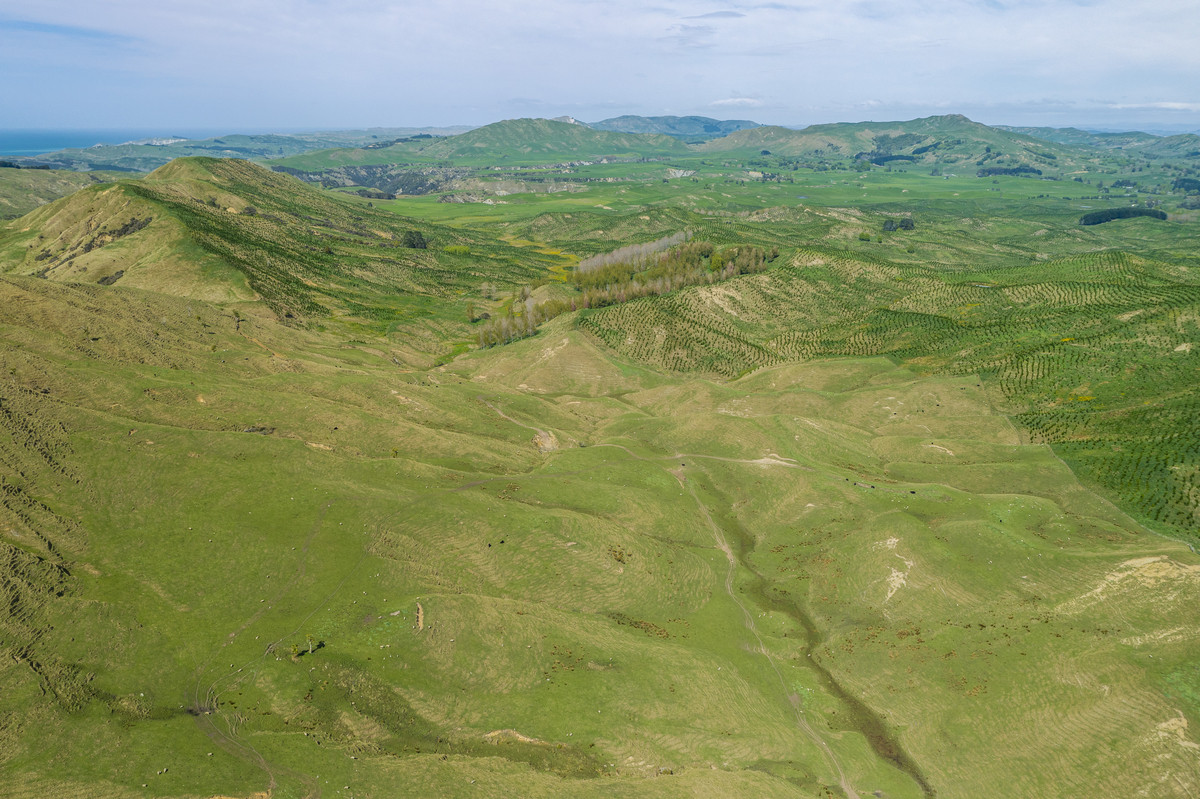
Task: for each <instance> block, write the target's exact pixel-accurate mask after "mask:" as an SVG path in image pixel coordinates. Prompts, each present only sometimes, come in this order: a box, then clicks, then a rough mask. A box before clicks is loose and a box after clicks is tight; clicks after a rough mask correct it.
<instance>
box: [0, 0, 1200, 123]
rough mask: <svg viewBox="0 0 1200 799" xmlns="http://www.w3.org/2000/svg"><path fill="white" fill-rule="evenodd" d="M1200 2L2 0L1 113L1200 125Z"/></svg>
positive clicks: (35, 116)
mask: <svg viewBox="0 0 1200 799" xmlns="http://www.w3.org/2000/svg"><path fill="white" fill-rule="evenodd" d="M1197 39H1200V3H1196V2H1195V0H1142V2H1136V3H1135V2H1129V0H1120V1H1118V0H926V1H925V2H920V3H914V2H884V0H845V1H844V2H829V1H828V0H807V1H805V0H799V1H798V2H788V1H787V0H782V1H780V2H714V3H707V2H673V1H671V0H666V1H662V0H659V1H658V2H656V0H649V4H646V3H642V2H636V1H635V0H575V1H574V2H549V1H548V0H523V1H522V2H512V0H492V1H490V2H476V0H424V2H410V0H330V1H329V2H316V1H315V0H238V2H229V1H228V0H207V2H194V0H193V1H192V2H186V3H185V2H177V0H153V2H151V1H150V0H102V2H96V1H95V0H88V2H82V1H81V0H38V2H37V3H31V2H29V1H28V0H0V108H3V109H4V112H3V114H2V115H0V127H5V128H53V127H76V128H106V127H123V128H128V127H145V128H158V127H162V128H164V129H169V128H171V127H188V128H204V129H228V130H229V131H230V132H233V131H236V130H243V129H245V130H248V129H254V130H264V129H298V128H309V129H317V128H350V127H366V126H416V125H433V124H437V125H450V124H483V123H487V122H492V121H495V120H498V119H504V118H512V117H521V116H559V115H563V114H570V115H572V116H575V117H577V118H579V119H582V120H586V121H596V120H600V119H604V118H606V117H611V116H617V115H620V114H644V115H658V114H676V115H685V114H702V115H705V116H713V117H718V118H724V119H730V118H745V119H753V120H756V121H759V122H765V123H774V124H787V125H804V124H812V123H819V122H835V121H861V120H884V119H909V118H913V117H918V116H928V115H930V114H943V113H962V114H966V115H967V116H969V117H971V118H973V119H976V120H979V121H981V122H986V123H989V124H1032V125H1056V126H1065V125H1080V126H1092V127H1110V128H1132V127H1140V128H1148V127H1158V128H1166V127H1169V126H1186V127H1188V128H1191V129H1196V130H1200V47H1197V46H1196V41H1197Z"/></svg>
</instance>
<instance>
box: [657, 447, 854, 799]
mask: <svg viewBox="0 0 1200 799" xmlns="http://www.w3.org/2000/svg"><path fill="white" fill-rule="evenodd" d="M689 457H690V456H689ZM672 474H673V475H674V477H675V479H676V480H678V481H679V485H680V486H683V487H685V488H687V490H688V494H690V495H691V497H692V500H693V501H695V503H696V507H697V508H699V510H700V515H702V516H703V517H704V521H705V522H706V523H707V524H708V527H709V529H710V530H711V531H712V534H713V540H714V541H716V544H717V548H718V549H720V550H721V551H722V552H723V553H725V559H726V561H727V562H728V564H729V569H728V570H727V571H726V572H725V593H726V594H728V595H729V598H730V599H732V600H733V603H734V604H735V605H737V606H738V608H739V609H740V610H741V611H742V617H743V619H744V622H745V625H746V629H747V630H749V631H750V634H751V635H753V636H754V640H755V641H757V642H758V649H757V650H755V651H757V652H758V653H759V654H761V655H762V656H763V657H764V658H766V659H767V663H768V664H770V666H771V671H773V672H775V676H776V677H777V678H778V679H779V687H780V688H782V689H783V692H784V695H785V696H786V697H787V700H788V704H789V705H790V706H791V708H792V712H793V714H794V715H795V718H796V726H797V727H799V728H800V729H801V730H802V731H803V732H804V734H805V735H807V736H808V737H809V738H811V739H812V741H813V743H815V744H816V745H817V748H818V749H820V750H821V753H822V754H824V755H825V759H826V760H827V761H828V762H829V765H830V766H831V767H832V768H833V770H834V771H835V772H837V775H838V784H839V785H840V786H841V788H842V791H843V792H845V794H846V796H847V797H849V799H859V796H858V792H857V791H855V790H854V786H853V785H851V784H850V779H849V778H848V777H847V776H846V772H845V770H843V769H842V764H841V762H840V761H839V760H838V757H837V755H835V754H834V753H833V750H832V749H830V748H829V744H828V743H826V741H825V739H824V738H822V737H821V736H820V735H819V734H818V733H817V731H816V730H815V729H813V727H812V725H811V724H809V723H808V719H807V718H805V716H804V710H803V709H802V708H800V707H799V705H798V704H797V703H796V702H794V701H792V698H791V696H790V695H788V690H787V682H786V681H785V680H784V679H783V674H782V673H781V672H780V671H779V667H778V666H777V665H775V658H773V657H771V652H770V650H768V649H767V645H766V644H765V643H764V642H763V639H762V636H760V635H759V634H758V628H757V627H756V626H755V624H754V616H753V615H752V614H751V613H750V611H749V609H748V608H747V607H746V605H745V603H743V602H742V600H741V599H739V598H738V596H737V592H735V591H734V590H733V580H734V576H735V575H736V573H737V568H738V566H739V565H740V563H739V560H738V558H737V555H735V554H734V552H733V547H731V546H730V545H729V542H728V540H726V538H725V534H724V533H723V532H722V531H721V527H720V525H718V524H717V523H716V521H714V520H713V517H712V514H711V513H709V512H708V507H707V506H706V505H705V504H704V503H703V502H702V501H701V499H700V497H699V496H698V495H697V494H696V489H695V487H694V486H693V485H692V484H691V483H689V482H687V480H686V478H684V477H683V475H681V474H678V473H675V472H672Z"/></svg>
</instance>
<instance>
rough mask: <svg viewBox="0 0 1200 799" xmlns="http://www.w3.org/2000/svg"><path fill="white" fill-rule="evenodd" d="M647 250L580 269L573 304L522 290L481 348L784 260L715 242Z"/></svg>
mask: <svg viewBox="0 0 1200 799" xmlns="http://www.w3.org/2000/svg"><path fill="white" fill-rule="evenodd" d="M660 241H661V240H660ZM652 244H653V242H652ZM646 246H648V245H636V246H635V247H630V248H622V249H623V250H625V251H626V253H627V254H628V255H629V256H632V260H626V261H615V262H613V261H611V259H607V258H606V259H604V260H603V261H601V260H593V262H592V264H591V265H590V268H589V269H587V270H585V271H580V270H579V269H576V271H575V273H574V276H573V279H572V283H573V286H574V288H575V291H576V296H573V297H570V298H569V299H554V300H546V301H544V302H535V301H534V299H533V297H532V296H531V294H530V292H529V289H528V288H525V289H522V290H521V292H520V293H519V294H518V295H517V296H514V297H513V299H512V302H511V303H509V307H508V312H507V313H506V314H505V315H504V316H502V317H498V318H493V319H489V320H488V322H487V324H486V325H484V327H483V328H482V329H481V330H480V331H479V334H478V336H477V341H478V344H479V346H480V347H493V346H496V345H498V344H507V343H509V342H511V341H516V340H517V339H520V338H525V337H526V336H532V335H533V334H535V333H536V332H537V330H538V327H539V326H540V325H542V324H544V323H545V322H548V321H549V320H551V319H553V318H554V317H556V316H559V315H561V314H564V313H569V312H571V311H578V310H583V309H585V308H603V307H605V306H608V305H617V304H620V303H624V302H630V301H631V300H636V299H640V298H642V297H651V296H659V295H662V294H667V293H669V292H672V291H675V290H677V289H681V288H685V287H687V286H699V285H711V284H713V283H718V282H721V281H724V280H728V279H730V278H732V277H736V276H738V275H748V274H754V273H757V272H763V271H765V270H766V269H767V266H768V265H769V264H770V263H771V262H772V261H774V260H775V259H776V258H777V257H779V249H778V248H776V247H773V248H771V250H770V251H769V252H768V251H766V250H764V249H763V248H761V247H754V246H747V245H739V246H734V247H727V248H725V249H721V250H718V249H717V248H716V247H714V246H713V244H712V243H711V242H707V241H699V242H689V243H687V244H680V245H676V246H675V247H673V248H672V249H670V250H669V251H668V252H665V253H662V254H660V255H659V256H658V257H657V258H653V259H651V258H649V257H648V254H647V252H646V251H645V250H644V249H641V248H643V247H646ZM616 252H620V251H619V250H618V251H616ZM612 254H613V253H610V254H609V255H612ZM589 260H591V259H589ZM606 261H608V262H606ZM581 263H582V262H581Z"/></svg>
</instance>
